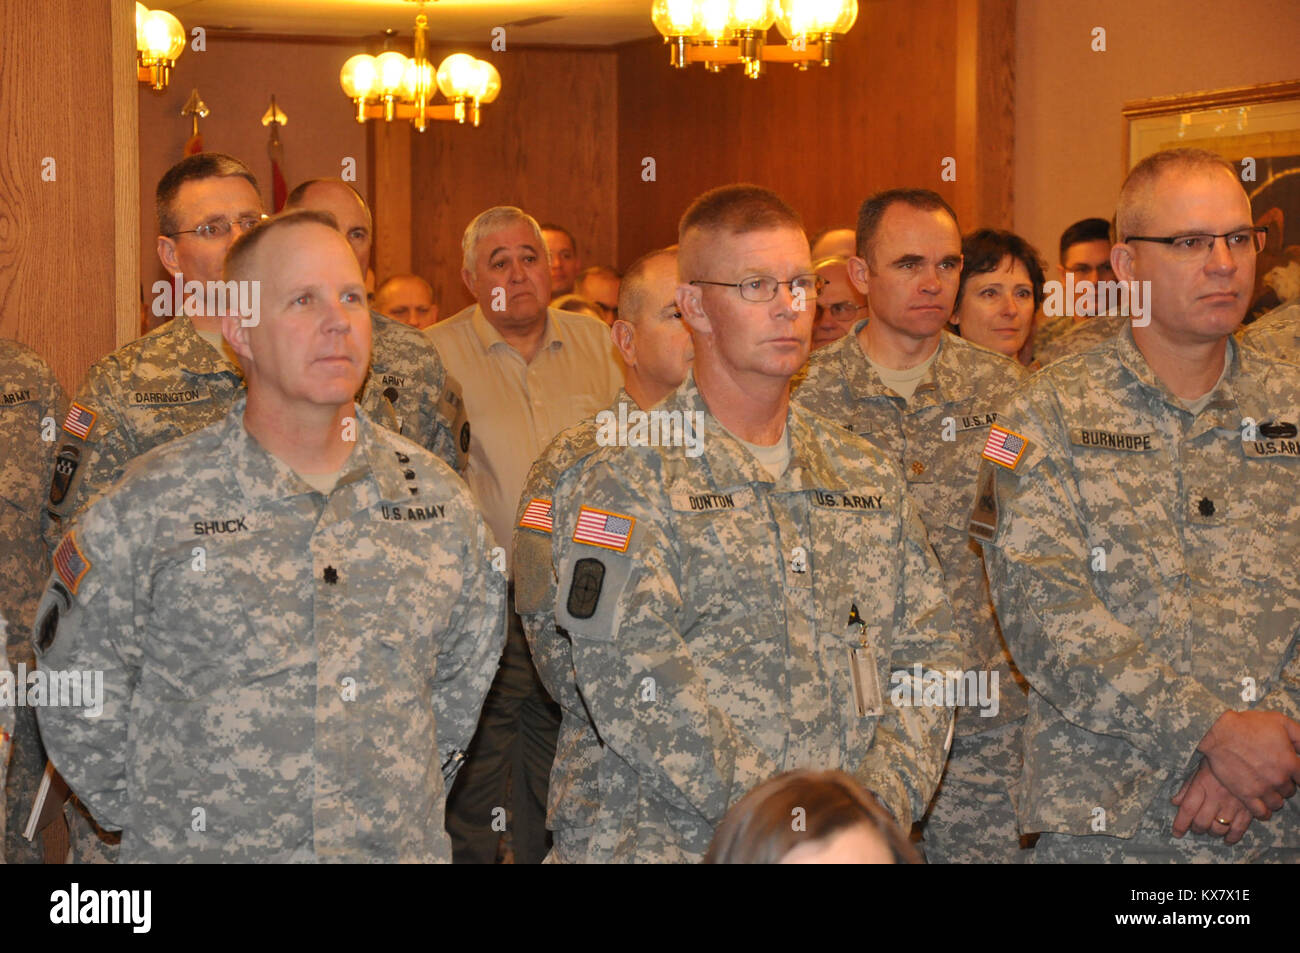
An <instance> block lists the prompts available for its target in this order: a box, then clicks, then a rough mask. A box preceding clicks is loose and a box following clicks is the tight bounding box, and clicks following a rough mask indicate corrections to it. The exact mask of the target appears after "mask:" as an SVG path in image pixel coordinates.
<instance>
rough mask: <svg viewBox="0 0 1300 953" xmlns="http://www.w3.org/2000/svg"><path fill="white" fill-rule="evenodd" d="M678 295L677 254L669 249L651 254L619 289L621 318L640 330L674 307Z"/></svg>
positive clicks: (632, 269) (638, 262) (635, 265)
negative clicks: (653, 317) (647, 321)
mask: <svg viewBox="0 0 1300 953" xmlns="http://www.w3.org/2000/svg"><path fill="white" fill-rule="evenodd" d="M665 291H666V292H667V293H666V294H664V292H665ZM676 292H677V252H676V251H675V250H672V249H668V248H660V249H657V250H655V251H652V252H648V253H646V254H645V255H642V256H641V257H640V258H638V259H637V260H636V261H635V262H633V263H632V267H630V268H629V269H628V270H627V273H626V274H625V275H623V281H622V284H621V285H619V289H618V315H619V317H620V318H622V319H623V320H624V321H626V322H627V323H628V324H630V325H632V326H633V327H636V326H637V325H638V324H640V323H641V322H642V321H644V320H645V319H646V318H647V317H648V316H650V315H653V314H655V313H657V312H658V311H659V310H660V308H662V307H664V306H665V305H668V304H671V303H673V298H674V295H675V294H676ZM661 299H662V300H661Z"/></svg>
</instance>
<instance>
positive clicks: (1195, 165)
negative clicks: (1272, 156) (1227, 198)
mask: <svg viewBox="0 0 1300 953" xmlns="http://www.w3.org/2000/svg"><path fill="white" fill-rule="evenodd" d="M1187 174H1204V175H1209V176H1220V175H1226V176H1228V177H1229V178H1231V179H1232V181H1233V182H1235V183H1236V184H1237V186H1238V188H1240V187H1241V181H1240V180H1239V179H1238V178H1237V170H1236V169H1234V168H1233V167H1232V165H1231V164H1230V163H1229V162H1228V161H1227V160H1226V159H1224V158H1223V157H1222V156H1220V155H1218V154H1217V153H1214V152H1209V151H1207V150H1205V149H1165V150H1163V151H1161V152H1156V153H1152V154H1151V155H1149V156H1147V157H1146V158H1145V159H1143V160H1142V161H1141V162H1139V163H1138V164H1137V165H1135V166H1134V167H1133V170H1132V171H1131V172H1129V174H1128V176H1127V177H1126V178H1125V179H1124V185H1123V186H1122V187H1121V188H1120V192H1119V202H1118V203H1117V204H1116V206H1115V230H1116V232H1117V233H1118V234H1117V235H1116V237H1117V238H1118V239H1119V240H1120V241H1121V242H1123V241H1127V240H1128V239H1129V237H1130V236H1132V235H1146V234H1148V229H1149V228H1150V222H1151V217H1152V212H1153V210H1154V208H1155V204H1156V192H1157V190H1158V189H1159V187H1160V185H1161V183H1162V182H1164V181H1165V180H1166V179H1168V178H1169V177H1170V176H1176V175H1187ZM1242 191H1243V194H1244V191H1245V190H1244V189H1243V190H1242Z"/></svg>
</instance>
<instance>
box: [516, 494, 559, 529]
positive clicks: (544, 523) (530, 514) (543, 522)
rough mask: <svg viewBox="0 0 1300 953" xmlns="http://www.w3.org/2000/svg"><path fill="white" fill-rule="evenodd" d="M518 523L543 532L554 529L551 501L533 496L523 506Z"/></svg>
mask: <svg viewBox="0 0 1300 953" xmlns="http://www.w3.org/2000/svg"><path fill="white" fill-rule="evenodd" d="M519 525H520V526H523V527H525V528H527V529H535V530H540V531H541V532H543V533H549V532H551V530H552V529H554V523H553V521H552V519H551V501H550V500H543V499H539V498H538V497H533V498H532V499H531V500H529V501H528V505H527V506H525V507H524V513H523V515H522V516H520V517H519Z"/></svg>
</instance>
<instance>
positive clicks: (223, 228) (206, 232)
mask: <svg viewBox="0 0 1300 953" xmlns="http://www.w3.org/2000/svg"><path fill="white" fill-rule="evenodd" d="M264 218H266V216H265V215H259V216H257V217H253V216H251V215H246V216H244V217H243V218H233V219H232V218H222V219H218V220H217V221H215V222H204V223H203V224H202V225H199V226H198V227H197V228H186V229H183V230H181V231H179V232H169V233H168V235H167V237H168V238H175V237H176V236H177V235H197V236H199V238H225V237H226V236H227V235H229V234H230V229H231V228H233V227H234V226H236V225H238V226H239V231H240V232H241V233H243V232H246V231H248V230H249V229H250V228H252V227H253V226H255V225H256V224H257V223H258V222H260V221H262V219H264Z"/></svg>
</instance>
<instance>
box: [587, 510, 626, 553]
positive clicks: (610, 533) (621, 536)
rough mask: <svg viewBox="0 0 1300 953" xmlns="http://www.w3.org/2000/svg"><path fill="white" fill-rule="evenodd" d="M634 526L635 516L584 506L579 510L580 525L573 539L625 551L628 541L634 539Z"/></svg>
mask: <svg viewBox="0 0 1300 953" xmlns="http://www.w3.org/2000/svg"><path fill="white" fill-rule="evenodd" d="M634 526H636V517H634V516H625V515H624V514H622V513H610V512H608V511H606V510H598V509H596V508H595V507H592V506H583V507H582V508H581V509H580V510H578V525H577V527H576V528H575V529H574V531H573V541H574V542H575V543H586V544H587V545H588V546H601V547H603V548H605V549H612V550H614V552H616V553H625V552H627V546H628V543H630V542H631V541H632V527H634Z"/></svg>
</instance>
